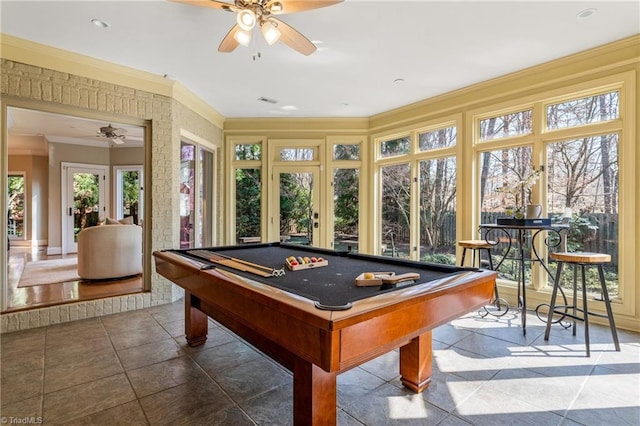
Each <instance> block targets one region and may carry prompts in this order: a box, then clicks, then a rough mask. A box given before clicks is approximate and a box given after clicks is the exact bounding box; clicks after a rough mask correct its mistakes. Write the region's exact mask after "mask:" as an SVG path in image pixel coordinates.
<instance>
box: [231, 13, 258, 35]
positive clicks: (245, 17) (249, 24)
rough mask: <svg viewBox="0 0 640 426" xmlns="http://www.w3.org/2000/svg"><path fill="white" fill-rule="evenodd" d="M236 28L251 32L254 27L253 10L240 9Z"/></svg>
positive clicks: (254, 16)
mask: <svg viewBox="0 0 640 426" xmlns="http://www.w3.org/2000/svg"><path fill="white" fill-rule="evenodd" d="M236 21H237V22H238V26H239V27H240V28H242V29H243V30H245V31H251V30H252V29H253V27H255V26H256V14H255V13H254V12H253V10H250V9H242V10H241V11H240V12H238V16H237V17H236Z"/></svg>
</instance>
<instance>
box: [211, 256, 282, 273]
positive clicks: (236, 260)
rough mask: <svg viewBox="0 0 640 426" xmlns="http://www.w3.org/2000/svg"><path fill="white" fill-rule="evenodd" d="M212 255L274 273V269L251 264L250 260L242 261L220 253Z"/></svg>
mask: <svg viewBox="0 0 640 426" xmlns="http://www.w3.org/2000/svg"><path fill="white" fill-rule="evenodd" d="M212 253H213V254H214V255H215V256H220V257H223V258H225V259H229V260H233V261H234V262H239V263H244V264H245V265H248V266H253V267H254V268H258V269H265V270H267V271H271V272H273V268H269V267H268V266H262V265H260V264H258V263H253V262H249V261H248V260H242V259H238V258H235V257H231V256H227V255H224V254H220V253H215V252H212Z"/></svg>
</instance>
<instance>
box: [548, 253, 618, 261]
mask: <svg viewBox="0 0 640 426" xmlns="http://www.w3.org/2000/svg"><path fill="white" fill-rule="evenodd" d="M550 257H551V259H553V260H557V261H558V262H567V263H579V264H582V263H584V264H587V263H594V264H596V263H608V262H611V255H609V254H604V253H589V252H576V253H566V252H562V253H551V255H550Z"/></svg>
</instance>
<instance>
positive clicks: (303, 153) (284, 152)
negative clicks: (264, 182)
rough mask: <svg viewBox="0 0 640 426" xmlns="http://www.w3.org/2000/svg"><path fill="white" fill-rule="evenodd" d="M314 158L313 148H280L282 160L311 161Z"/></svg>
mask: <svg viewBox="0 0 640 426" xmlns="http://www.w3.org/2000/svg"><path fill="white" fill-rule="evenodd" d="M314 159H315V150H314V149H313V148H282V149H281V150H280V160H282V161H312V160H314Z"/></svg>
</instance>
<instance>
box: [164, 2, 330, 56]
mask: <svg viewBox="0 0 640 426" xmlns="http://www.w3.org/2000/svg"><path fill="white" fill-rule="evenodd" d="M173 1H176V2H178V3H187V4H191V5H194V6H203V7H211V8H214V9H221V10H225V11H227V12H235V13H237V16H236V22H237V23H236V24H235V25H234V26H233V27H232V28H231V30H229V32H228V33H227V35H226V36H225V37H224V39H223V40H222V43H220V46H218V51H219V52H232V51H234V50H235V48H236V47H238V46H239V45H243V46H248V45H249V43H250V42H251V33H252V31H253V29H254V28H255V27H256V26H259V27H260V32H261V33H262V36H263V37H264V39H265V41H266V42H267V43H268V44H270V45H271V44H274V43H275V42H277V41H278V40H281V41H282V42H283V43H285V44H286V45H287V46H289V47H291V48H292V49H294V50H296V51H298V52H300V53H302V54H303V55H311V54H312V53H313V52H315V51H316V46H315V45H314V44H313V43H312V42H311V41H309V39H308V38H306V37H305V36H304V35H302V34H301V33H299V32H298V31H296V30H295V29H293V28H292V27H291V26H289V25H287V24H285V23H284V22H283V21H281V20H280V19H278V18H276V17H275V16H273V15H283V14H286V13H295V12H303V11H306V10H311V9H318V8H321V7H327V6H331V5H334V4H336V3H342V1H343V0H337V1H329V0H327V1H323V0H307V1H296V0H279V1H273V0H235V1H234V2H233V3H225V2H221V1H216V0H173Z"/></svg>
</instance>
